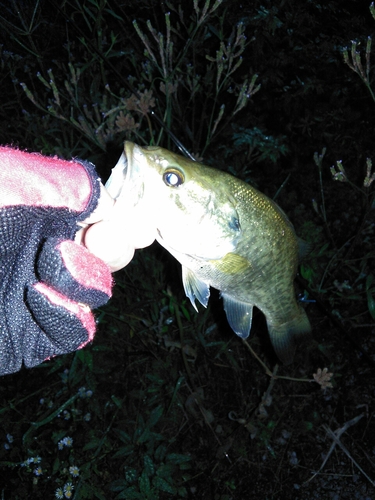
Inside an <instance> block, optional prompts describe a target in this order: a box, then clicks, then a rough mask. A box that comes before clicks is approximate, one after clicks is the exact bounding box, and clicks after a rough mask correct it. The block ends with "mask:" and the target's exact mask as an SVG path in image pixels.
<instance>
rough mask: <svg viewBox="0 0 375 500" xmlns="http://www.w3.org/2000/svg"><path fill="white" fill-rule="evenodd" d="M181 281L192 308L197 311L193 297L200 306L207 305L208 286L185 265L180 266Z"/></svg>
mask: <svg viewBox="0 0 375 500" xmlns="http://www.w3.org/2000/svg"><path fill="white" fill-rule="evenodd" d="M182 282H183V285H184V290H185V293H186V296H187V297H188V298H189V299H190V302H191V303H192V305H193V307H194V309H195V310H196V311H197V312H198V309H197V306H196V305H195V299H197V300H199V302H200V303H201V304H202V306H204V307H207V303H208V299H209V297H210V286H209V285H208V284H207V283H205V282H204V281H201V280H199V279H198V278H197V277H196V275H195V274H194V273H193V271H191V270H190V269H188V268H187V267H185V266H182Z"/></svg>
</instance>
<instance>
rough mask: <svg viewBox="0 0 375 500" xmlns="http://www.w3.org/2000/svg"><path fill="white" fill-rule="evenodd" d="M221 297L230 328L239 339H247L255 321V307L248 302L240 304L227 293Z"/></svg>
mask: <svg viewBox="0 0 375 500" xmlns="http://www.w3.org/2000/svg"><path fill="white" fill-rule="evenodd" d="M221 296H222V298H223V300H224V311H225V313H226V315H227V320H228V323H229V325H230V327H231V328H232V330H233V331H234V332H235V333H236V334H237V335H238V336H239V337H241V338H243V339H246V338H247V337H248V336H249V334H250V329H251V322H252V320H253V306H252V305H251V304H249V303H248V302H240V301H239V300H236V299H234V298H233V297H231V296H230V295H226V294H225V293H222V294H221Z"/></svg>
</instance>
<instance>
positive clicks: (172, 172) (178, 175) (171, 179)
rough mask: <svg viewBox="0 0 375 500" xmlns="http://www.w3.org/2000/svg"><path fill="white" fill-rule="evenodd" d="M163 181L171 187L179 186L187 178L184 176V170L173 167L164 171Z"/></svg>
mask: <svg viewBox="0 0 375 500" xmlns="http://www.w3.org/2000/svg"><path fill="white" fill-rule="evenodd" d="M163 181H164V182H165V184H166V185H167V186H169V187H178V186H181V184H183V183H184V181H185V178H184V176H183V174H182V172H180V171H179V170H177V169H174V168H172V169H169V170H167V171H166V172H164V174H163Z"/></svg>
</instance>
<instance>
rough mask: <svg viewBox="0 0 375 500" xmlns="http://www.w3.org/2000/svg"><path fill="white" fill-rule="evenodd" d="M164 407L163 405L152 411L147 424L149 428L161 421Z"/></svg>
mask: <svg viewBox="0 0 375 500" xmlns="http://www.w3.org/2000/svg"><path fill="white" fill-rule="evenodd" d="M163 411H164V409H163V407H162V406H161V405H159V406H157V407H156V408H154V409H153V410H152V412H151V413H150V417H149V419H148V422H147V427H148V428H149V429H151V427H153V426H154V425H155V424H156V423H157V422H158V421H159V419H160V417H161V416H162V415H163Z"/></svg>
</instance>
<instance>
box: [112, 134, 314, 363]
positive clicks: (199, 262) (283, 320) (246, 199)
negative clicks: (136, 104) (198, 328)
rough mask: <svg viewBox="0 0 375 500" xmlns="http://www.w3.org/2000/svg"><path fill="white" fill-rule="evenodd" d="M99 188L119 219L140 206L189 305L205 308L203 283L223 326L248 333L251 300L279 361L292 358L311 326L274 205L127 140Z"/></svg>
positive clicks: (292, 247) (291, 235)
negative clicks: (220, 310)
mask: <svg viewBox="0 0 375 500" xmlns="http://www.w3.org/2000/svg"><path fill="white" fill-rule="evenodd" d="M106 188H107V190H108V191H109V193H110V195H111V196H112V197H113V198H115V199H116V205H115V209H116V210H117V211H118V213H119V214H121V216H122V217H126V212H125V208H126V207H129V206H130V205H134V206H135V205H137V204H140V203H143V204H147V207H149V211H150V218H152V219H153V223H154V224H155V227H156V229H157V238H156V239H157V241H158V242H159V243H160V244H161V245H162V246H163V247H164V248H165V249H166V250H168V252H170V253H171V254H172V255H173V256H174V257H175V258H176V259H177V260H178V261H179V262H180V263H181V264H182V280H183V286H184V290H185V293H186V295H187V297H189V299H190V301H191V303H192V305H193V306H194V307H195V309H196V304H195V301H196V300H198V301H199V302H200V303H201V304H202V305H203V306H205V307H206V306H207V303H208V299H209V296H210V287H213V288H216V289H218V290H220V292H221V297H222V298H223V302H224V309H225V312H226V316H227V319H228V323H229V325H230V326H231V328H232V329H233V331H234V332H235V333H236V334H237V335H239V336H240V337H242V338H247V337H248V335H249V333H250V329H251V322H252V316H253V307H254V306H256V307H257V308H258V309H260V310H261V311H262V312H263V314H264V315H265V317H266V321H267V326H268V331H269V335H270V339H271V342H272V345H273V347H274V349H275V352H276V354H277V356H278V357H279V359H280V360H281V361H282V362H283V363H285V364H288V363H290V362H291V361H292V360H293V355H294V351H295V340H296V339H297V338H298V336H300V335H302V334H304V333H308V332H310V330H311V327H310V323H309V320H308V318H307V316H306V314H305V311H304V310H303V309H302V308H301V307H300V306H299V305H298V304H297V301H296V298H295V291H294V286H293V281H294V278H295V275H296V273H297V265H298V258H299V245H300V243H299V240H298V238H297V236H296V234H295V232H294V229H293V226H292V224H291V223H290V222H289V220H288V218H287V216H286V215H285V214H284V212H283V211H282V210H281V208H279V207H278V205H276V203H274V202H273V201H272V200H271V199H269V198H268V197H267V196H265V195H264V194H262V193H261V192H259V191H258V190H256V189H255V188H254V187H252V186H251V185H249V184H247V183H245V182H243V181H241V180H239V179H237V178H236V177H234V176H232V175H230V174H228V173H225V172H222V171H219V170H216V169H214V168H211V167H207V166H205V165H202V164H201V163H198V162H194V161H191V160H188V159H186V158H184V157H182V156H179V155H177V154H174V153H172V152H170V151H168V150H166V149H162V148H159V147H140V146H138V145H136V144H133V143H131V142H125V148H124V153H123V154H122V156H121V158H120V160H119V162H118V163H117V165H116V166H115V168H114V169H113V170H112V175H111V177H110V178H109V180H108V182H107V184H106Z"/></svg>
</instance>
